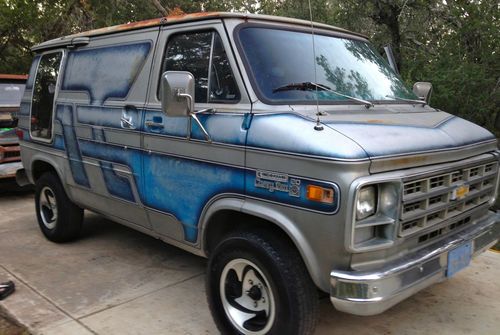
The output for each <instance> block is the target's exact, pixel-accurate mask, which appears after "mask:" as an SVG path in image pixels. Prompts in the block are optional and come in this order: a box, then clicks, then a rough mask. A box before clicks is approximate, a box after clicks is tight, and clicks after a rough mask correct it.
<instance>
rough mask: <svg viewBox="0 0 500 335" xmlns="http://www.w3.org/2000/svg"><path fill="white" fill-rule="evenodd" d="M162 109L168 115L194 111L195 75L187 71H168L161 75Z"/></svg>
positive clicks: (180, 114)
mask: <svg viewBox="0 0 500 335" xmlns="http://www.w3.org/2000/svg"><path fill="white" fill-rule="evenodd" d="M160 97H161V109H162V111H163V113H165V114H166V115H168V116H190V115H191V114H192V113H194V76H193V75H192V74H191V73H190V72H186V71H167V72H165V73H163V74H162V76H161V88H160Z"/></svg>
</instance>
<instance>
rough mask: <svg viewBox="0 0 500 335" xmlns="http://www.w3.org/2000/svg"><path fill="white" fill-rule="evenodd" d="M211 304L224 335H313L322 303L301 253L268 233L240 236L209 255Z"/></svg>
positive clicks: (209, 300) (207, 283) (239, 234)
mask: <svg viewBox="0 0 500 335" xmlns="http://www.w3.org/2000/svg"><path fill="white" fill-rule="evenodd" d="M206 290H207V299H208V304H209V306H210V310H211V312H212V316H213V318H214V321H215V323H216V325H217V327H218V328H219V330H220V331H221V333H222V334H252V335H260V334H276V335H281V334H287V335H306V334H312V333H313V332H314V329H315V327H316V323H317V318H318V313H319V301H318V296H317V291H316V287H315V286H314V283H313V282H312V280H311V278H310V277H309V273H308V272H307V270H306V268H305V265H304V263H303V261H302V258H301V256H300V254H299V253H298V251H297V250H296V249H295V247H294V246H293V245H291V244H290V243H288V241H285V240H284V239H283V238H281V237H279V236H277V235H274V234H272V233H270V232H239V233H233V234H231V235H229V236H227V237H226V238H224V239H223V240H222V241H221V242H220V243H219V245H218V246H217V247H216V248H215V250H214V251H213V252H212V253H211V256H210V259H209V263H208V270H207V278H206Z"/></svg>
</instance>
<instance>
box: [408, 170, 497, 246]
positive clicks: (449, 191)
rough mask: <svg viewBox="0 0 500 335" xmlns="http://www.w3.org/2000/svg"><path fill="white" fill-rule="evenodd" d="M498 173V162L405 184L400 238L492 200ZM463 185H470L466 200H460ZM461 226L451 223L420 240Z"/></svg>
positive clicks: (463, 198) (417, 179)
mask: <svg viewBox="0 0 500 335" xmlns="http://www.w3.org/2000/svg"><path fill="white" fill-rule="evenodd" d="M497 171H498V163H497V162H496V161H495V162H487V163H484V162H483V163H481V164H476V165H472V166H466V167H462V168H455V169H453V170H450V171H446V172H439V173H436V174H435V175H432V176H426V177H425V178H418V177H417V178H414V179H413V180H409V181H406V182H404V184H403V203H402V206H401V216H400V225H399V236H400V237H406V236H409V235H413V234H415V233H417V232H419V231H422V230H424V229H427V228H429V227H432V226H436V225H439V224H441V223H443V222H444V221H445V220H449V219H451V218H453V217H456V216H458V215H461V214H463V213H465V212H467V211H469V210H472V209H474V208H476V207H478V206H480V205H482V204H484V203H486V202H488V201H490V200H491V199H492V197H493V196H494V192H495V185H496V178H497ZM461 186H465V187H467V186H468V187H469V191H468V192H466V194H465V196H463V197H462V198H460V197H458V198H456V197H455V195H456V192H457V189H458V188H459V187H461ZM468 222H469V221H466V222H465V223H468ZM465 223H462V224H465ZM462 224H461V225H462ZM458 226H459V225H457V224H451V225H448V226H445V227H440V228H439V229H437V230H435V231H432V230H431V232H428V233H427V234H425V235H423V236H427V238H425V237H422V236H421V237H420V239H423V240H428V239H431V238H433V237H436V236H439V235H442V234H444V233H446V232H449V231H451V230H453V229H454V228H456V227H458ZM431 235H432V236H431ZM420 239H419V241H420Z"/></svg>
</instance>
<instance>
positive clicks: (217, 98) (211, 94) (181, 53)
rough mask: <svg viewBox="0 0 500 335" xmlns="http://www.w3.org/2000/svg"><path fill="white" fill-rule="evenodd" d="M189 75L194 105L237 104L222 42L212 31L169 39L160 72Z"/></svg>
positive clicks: (235, 88) (234, 84)
mask: <svg viewBox="0 0 500 335" xmlns="http://www.w3.org/2000/svg"><path fill="white" fill-rule="evenodd" d="M165 71H188V72H191V73H192V74H193V76H194V78H195V102H200V103H206V102H237V101H239V99H240V95H239V92H238V88H237V86H236V82H235V80H234V76H233V73H232V71H231V67H230V64H229V60H228V58H227V55H226V52H225V50H224V46H223V45H222V40H221V38H220V36H219V34H218V33H216V32H212V31H206V32H197V33H185V34H177V35H174V36H172V37H171V38H170V40H169V42H168V44H167V51H166V55H165V59H164V61H163V67H162V72H165Z"/></svg>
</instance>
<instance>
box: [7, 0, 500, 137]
mask: <svg viewBox="0 0 500 335" xmlns="http://www.w3.org/2000/svg"><path fill="white" fill-rule="evenodd" d="M310 3H311V13H310V11H309V1H308V0H306V1H304V0H194V1H188V0H178V1H173V0H143V1H134V0H0V73H26V72H27V71H28V69H29V65H30V62H31V58H32V54H31V52H30V47H31V46H32V45H34V44H37V43H40V42H42V41H45V40H48V39H52V38H57V37H60V36H63V35H67V34H71V33H75V32H79V31H85V30H88V29H94V28H99V27H105V26H110V25H114V24H119V23H125V22H131V21H138V20H143V19H148V18H152V17H160V16H163V15H164V14H166V13H171V12H173V11H175V10H176V8H177V10H178V9H179V8H180V9H181V10H182V11H184V12H186V13H189V12H197V11H242V12H251V13H261V14H271V15H281V16H287V17H294V18H300V19H306V20H309V19H310V16H311V14H312V17H313V19H314V21H317V22H323V23H327V24H332V25H336V26H340V27H343V28H346V29H349V30H354V31H357V32H361V33H363V34H365V35H367V36H369V37H370V39H371V40H372V42H373V43H374V44H375V46H376V47H377V48H378V50H379V51H382V50H383V46H384V45H386V44H388V43H390V44H392V46H393V48H394V51H395V55H396V57H397V62H398V64H399V67H400V70H401V75H402V77H403V78H404V79H405V81H406V82H407V83H408V84H409V85H411V84H412V83H413V82H415V81H430V82H432V83H433V85H434V93H433V97H432V105H433V106H435V107H437V108H440V109H443V110H445V111H447V112H450V113H453V114H456V115H459V116H461V117H464V118H466V119H469V120H471V121H473V122H476V123H478V124H480V125H482V126H485V127H487V128H489V129H490V130H493V121H494V118H495V113H496V112H497V111H498V110H499V106H500V92H499V86H500V58H499V53H500V46H499V44H500V39H499V38H498V35H499V32H500V24H499V12H500V5H499V3H498V0H310ZM497 135H500V133H497Z"/></svg>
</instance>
